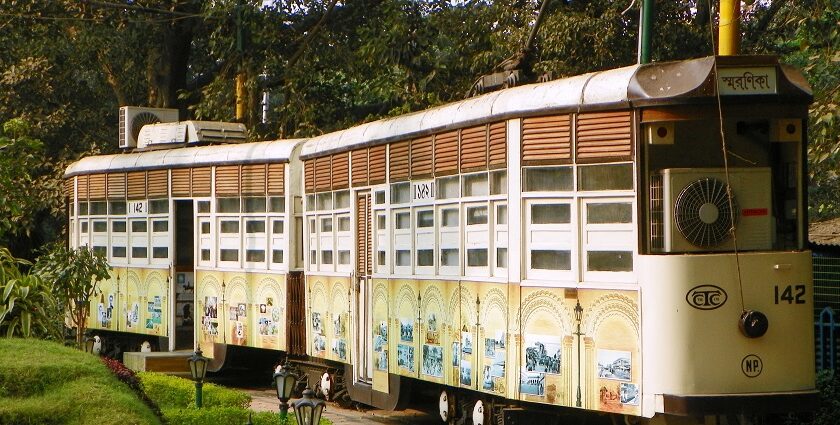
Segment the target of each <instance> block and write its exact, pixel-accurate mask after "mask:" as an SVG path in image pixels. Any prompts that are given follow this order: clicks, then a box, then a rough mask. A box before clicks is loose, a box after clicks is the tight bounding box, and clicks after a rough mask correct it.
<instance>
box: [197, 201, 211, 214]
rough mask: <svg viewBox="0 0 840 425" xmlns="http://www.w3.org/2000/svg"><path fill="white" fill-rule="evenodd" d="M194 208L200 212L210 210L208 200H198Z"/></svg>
mask: <svg viewBox="0 0 840 425" xmlns="http://www.w3.org/2000/svg"><path fill="white" fill-rule="evenodd" d="M196 210H197V211H198V212H200V213H209V212H210V201H198V202H196Z"/></svg>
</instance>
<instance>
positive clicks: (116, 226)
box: [111, 221, 126, 233]
mask: <svg viewBox="0 0 840 425" xmlns="http://www.w3.org/2000/svg"><path fill="white" fill-rule="evenodd" d="M125 230H126V224H125V222H124V221H112V222H111V231H112V232H114V233H125Z"/></svg>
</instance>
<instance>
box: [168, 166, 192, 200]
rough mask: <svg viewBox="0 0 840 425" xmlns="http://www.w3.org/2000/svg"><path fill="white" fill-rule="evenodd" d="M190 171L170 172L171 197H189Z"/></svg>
mask: <svg viewBox="0 0 840 425" xmlns="http://www.w3.org/2000/svg"><path fill="white" fill-rule="evenodd" d="M190 195H191V191H190V169H189V168H176V169H174V170H172V196H190Z"/></svg>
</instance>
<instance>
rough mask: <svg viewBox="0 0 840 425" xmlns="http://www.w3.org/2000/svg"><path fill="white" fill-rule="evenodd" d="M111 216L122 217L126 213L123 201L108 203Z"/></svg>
mask: <svg viewBox="0 0 840 425" xmlns="http://www.w3.org/2000/svg"><path fill="white" fill-rule="evenodd" d="M108 209H109V210H110V212H109V213H110V214H111V215H124V214H125V211H126V207H125V201H111V202H109V203H108Z"/></svg>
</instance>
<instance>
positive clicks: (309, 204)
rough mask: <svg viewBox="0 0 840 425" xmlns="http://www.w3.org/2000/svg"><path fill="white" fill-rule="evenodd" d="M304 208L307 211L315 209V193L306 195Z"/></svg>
mask: <svg viewBox="0 0 840 425" xmlns="http://www.w3.org/2000/svg"><path fill="white" fill-rule="evenodd" d="M306 210H307V211H315V210H317V208H316V205H315V195H306Z"/></svg>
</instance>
